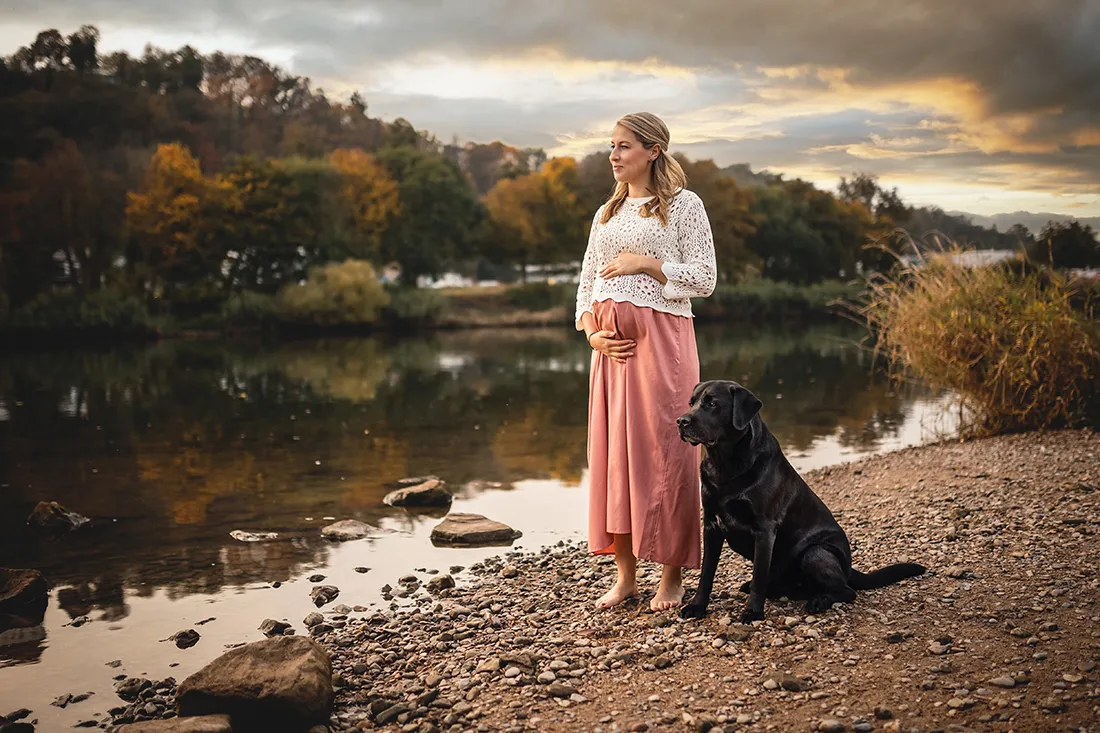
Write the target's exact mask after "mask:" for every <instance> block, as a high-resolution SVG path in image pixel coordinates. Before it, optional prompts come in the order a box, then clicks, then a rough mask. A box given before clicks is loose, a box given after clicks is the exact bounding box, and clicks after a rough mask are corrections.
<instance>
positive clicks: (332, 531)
mask: <svg viewBox="0 0 1100 733" xmlns="http://www.w3.org/2000/svg"><path fill="white" fill-rule="evenodd" d="M368 534H370V525H369V524H366V523H365V522H360V521H359V520H358V519H342V520H340V521H339V522H333V523H332V524H330V525H328V526H326V527H322V528H321V536H322V537H324V538H325V539H326V540H332V541H333V542H349V541H351V540H361V539H363V538H364V537H366V536H367V535H368Z"/></svg>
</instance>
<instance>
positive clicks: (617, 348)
mask: <svg viewBox="0 0 1100 733" xmlns="http://www.w3.org/2000/svg"><path fill="white" fill-rule="evenodd" d="M588 344H589V345H590V346H591V347H592V349H593V350H595V351H598V352H600V353H601V354H603V355H604V356H606V357H607V358H608V359H611V360H612V361H618V362H625V361H626V360H627V359H628V358H630V357H631V356H634V346H635V345H636V344H635V342H634V340H633V339H620V338H618V337H617V334H616V333H615V332H614V331H597V332H596V333H594V334H592V336H591V338H589V339H588Z"/></svg>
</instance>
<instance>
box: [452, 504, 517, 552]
mask: <svg viewBox="0 0 1100 733" xmlns="http://www.w3.org/2000/svg"><path fill="white" fill-rule="evenodd" d="M522 536H523V533H522V532H519V531H517V530H514V529H512V528H511V527H509V526H508V525H507V524H501V523H500V522H495V521H493V520H492V519H486V518H485V517H483V516H481V515H480V514H462V513H458V512H453V513H451V514H448V515H447V516H446V517H444V518H443V521H442V522H440V523H439V524H437V525H436V527H435V529H433V530H432V544H433V545H474V546H482V547H484V546H486V545H510V544H512V542H513V541H514V540H516V539H518V538H520V537H522Z"/></svg>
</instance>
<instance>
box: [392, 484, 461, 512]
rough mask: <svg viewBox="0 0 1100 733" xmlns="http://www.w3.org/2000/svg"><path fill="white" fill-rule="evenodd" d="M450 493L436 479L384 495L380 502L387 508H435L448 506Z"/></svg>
mask: <svg viewBox="0 0 1100 733" xmlns="http://www.w3.org/2000/svg"><path fill="white" fill-rule="evenodd" d="M451 498H452V497H451V492H449V491H447V484H446V483H444V482H443V481H440V480H439V479H437V478H431V479H428V480H427V481H425V482H423V483H420V484H416V485H415V486H408V487H406V488H403V489H398V490H397V491H391V492H390V493H388V494H386V498H384V499H383V500H382V501H383V502H384V503H386V504H388V505H389V506H404V507H421V506H427V507H435V506H450V505H451Z"/></svg>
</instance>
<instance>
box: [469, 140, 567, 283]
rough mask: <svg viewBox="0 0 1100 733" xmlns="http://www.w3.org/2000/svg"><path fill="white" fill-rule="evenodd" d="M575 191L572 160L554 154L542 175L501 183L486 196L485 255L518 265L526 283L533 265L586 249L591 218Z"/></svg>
mask: <svg viewBox="0 0 1100 733" xmlns="http://www.w3.org/2000/svg"><path fill="white" fill-rule="evenodd" d="M576 189H577V164H576V161H574V160H573V159H572V158H554V159H552V160H550V161H549V162H548V163H546V165H545V166H544V167H543V170H542V171H541V172H539V173H529V174H527V175H524V176H519V177H517V178H503V179H501V180H499V181H497V184H496V185H495V186H493V188H492V190H490V191H489V193H488V194H487V195H486V196H485V206H486V208H487V209H488V211H489V216H490V234H489V242H488V245H487V250H486V254H487V255H489V256H490V257H492V258H494V259H495V260H497V261H502V262H508V263H515V264H518V265H519V266H520V275H521V277H522V279H523V280H524V281H526V279H527V266H528V265H530V264H549V263H554V262H561V261H562V260H565V259H572V258H576V256H577V252H578V251H583V247H584V225H585V221H586V218H587V217H586V214H585V212H584V211H583V210H582V209H581V204H580V202H579V200H578V199H577V194H576ZM578 247H580V248H581V249H580V250H578Z"/></svg>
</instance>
